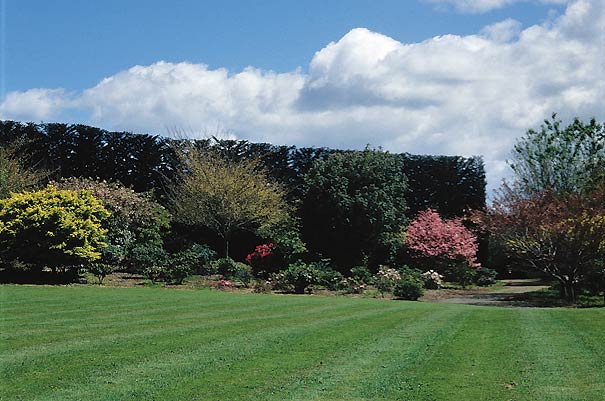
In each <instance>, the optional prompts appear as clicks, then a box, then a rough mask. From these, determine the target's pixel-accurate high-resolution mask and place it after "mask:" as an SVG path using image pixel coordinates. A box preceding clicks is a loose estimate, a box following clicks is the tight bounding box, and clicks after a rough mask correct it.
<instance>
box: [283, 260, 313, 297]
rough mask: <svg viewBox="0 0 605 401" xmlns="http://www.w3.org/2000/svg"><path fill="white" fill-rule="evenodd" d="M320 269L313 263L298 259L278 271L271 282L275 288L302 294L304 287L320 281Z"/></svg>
mask: <svg viewBox="0 0 605 401" xmlns="http://www.w3.org/2000/svg"><path fill="white" fill-rule="evenodd" d="M321 274H322V272H321V270H319V269H318V268H317V266H315V265H313V264H307V263H304V262H302V261H300V260H299V261H298V262H295V263H292V264H290V265H288V267H287V268H286V269H285V270H283V271H282V272H280V273H277V274H275V275H274V276H273V283H274V286H275V287H276V288H277V289H280V290H284V291H290V292H294V293H295V294H304V292H305V289H307V288H308V287H309V286H311V285H317V284H320V283H321Z"/></svg>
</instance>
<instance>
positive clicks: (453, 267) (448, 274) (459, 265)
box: [445, 260, 477, 288]
mask: <svg viewBox="0 0 605 401" xmlns="http://www.w3.org/2000/svg"><path fill="white" fill-rule="evenodd" d="M476 273H477V270H476V269H475V268H474V267H471V266H470V265H469V264H468V262H466V261H465V260H458V261H453V262H450V263H448V264H447V266H446V268H445V279H446V280H447V281H452V282H456V283H459V284H460V285H461V286H462V288H464V287H466V286H467V285H469V284H471V283H472V282H473V279H474V278H475V274H476Z"/></svg>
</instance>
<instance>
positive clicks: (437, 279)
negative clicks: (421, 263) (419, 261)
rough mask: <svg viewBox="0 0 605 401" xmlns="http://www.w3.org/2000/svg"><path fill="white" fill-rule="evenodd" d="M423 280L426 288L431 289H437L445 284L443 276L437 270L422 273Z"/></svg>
mask: <svg viewBox="0 0 605 401" xmlns="http://www.w3.org/2000/svg"><path fill="white" fill-rule="evenodd" d="M421 276H422V281H423V282H424V288H426V289H429V290H437V289H439V288H441V286H442V285H443V278H444V277H443V276H442V275H441V274H439V273H438V272H436V271H435V270H428V271H426V272H424V273H422V275H421Z"/></svg>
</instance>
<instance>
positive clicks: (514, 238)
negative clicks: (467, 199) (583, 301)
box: [476, 115, 605, 302]
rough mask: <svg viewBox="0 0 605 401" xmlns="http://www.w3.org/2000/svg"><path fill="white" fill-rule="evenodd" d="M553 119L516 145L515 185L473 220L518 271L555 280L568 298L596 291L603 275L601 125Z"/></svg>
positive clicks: (604, 132)
mask: <svg viewBox="0 0 605 401" xmlns="http://www.w3.org/2000/svg"><path fill="white" fill-rule="evenodd" d="M561 124H562V123H561V121H560V120H556V115H553V117H552V119H551V120H546V121H545V122H544V125H543V126H542V128H541V130H540V131H534V130H529V131H528V132H527V134H526V136H524V137H522V138H521V139H520V140H519V142H518V143H517V144H516V145H515V148H514V151H513V158H512V161H511V162H510V165H511V167H512V169H513V171H514V172H515V180H514V182H513V183H512V184H511V185H509V184H507V183H504V184H503V186H502V188H501V189H500V191H499V192H498V193H497V195H496V197H495V199H494V202H493V204H492V206H491V207H489V208H488V209H487V211H486V213H483V214H478V215H477V216H476V217H477V221H478V222H479V223H481V224H482V225H483V227H484V228H485V229H487V230H488V231H489V232H490V234H491V239H492V241H495V242H496V243H497V244H499V246H501V247H502V248H503V249H504V250H505V251H506V252H507V253H508V255H509V256H510V257H511V259H512V261H513V262H514V263H516V264H517V265H519V266H522V267H528V268H531V269H537V270H539V271H542V272H544V273H546V274H548V275H549V276H550V277H552V278H554V279H556V280H557V281H558V282H559V284H560V288H561V295H562V296H563V297H565V298H567V299H568V300H569V301H572V302H573V301H575V300H576V298H577V296H578V292H579V291H580V290H582V289H592V290H593V291H594V292H597V291H603V290H604V288H603V282H604V278H605V277H604V275H605V266H604V263H603V261H604V260H605V127H604V125H603V124H601V123H597V122H596V121H595V120H591V121H590V123H588V124H586V123H583V122H581V121H579V120H577V119H576V120H574V121H573V122H572V123H571V124H570V125H569V126H567V127H565V128H562V127H561Z"/></svg>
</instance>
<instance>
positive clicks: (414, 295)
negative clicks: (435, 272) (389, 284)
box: [393, 278, 424, 301]
mask: <svg viewBox="0 0 605 401" xmlns="http://www.w3.org/2000/svg"><path fill="white" fill-rule="evenodd" d="M393 295H395V297H397V298H399V299H405V300H408V301H416V300H417V299H418V298H420V297H421V296H422V295H424V287H423V285H422V282H420V281H418V280H413V279H407V278H406V279H403V280H401V281H399V282H398V283H397V284H395V287H394V289H393Z"/></svg>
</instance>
